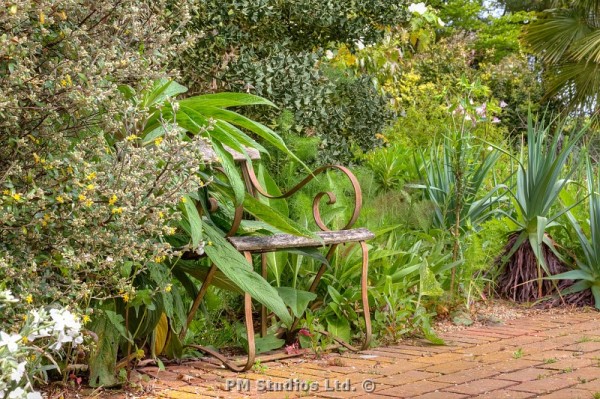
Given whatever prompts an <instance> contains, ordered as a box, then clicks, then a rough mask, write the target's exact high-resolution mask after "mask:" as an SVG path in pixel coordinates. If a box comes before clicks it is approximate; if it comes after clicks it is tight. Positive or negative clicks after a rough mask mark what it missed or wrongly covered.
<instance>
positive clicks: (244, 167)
mask: <svg viewBox="0 0 600 399" xmlns="http://www.w3.org/2000/svg"><path fill="white" fill-rule="evenodd" d="M237 155H239V154H237ZM234 159H235V160H236V161H237V162H238V163H239V166H240V168H241V171H242V176H243V178H244V183H245V186H246V190H247V192H248V193H249V194H250V195H252V196H253V197H255V198H258V197H259V196H263V197H265V198H268V199H271V200H276V199H286V198H289V197H291V196H292V195H294V194H295V193H296V192H298V191H299V190H300V189H302V188H303V187H304V186H306V185H307V184H308V183H309V182H310V181H312V180H313V179H314V178H315V177H316V176H317V175H319V174H321V173H324V172H326V171H328V170H338V171H340V172H341V173H342V174H343V175H345V176H346V177H347V178H348V179H349V181H350V183H351V184H352V188H353V190H354V200H355V201H354V209H353V212H352V216H351V217H350V220H349V221H348V222H347V223H346V225H345V226H344V227H343V228H342V229H340V230H339V231H343V230H349V229H351V228H352V226H353V225H354V223H355V222H356V220H357V219H358V216H359V213H360V210H361V207H362V191H361V188H360V184H359V182H358V180H357V179H356V177H355V176H354V174H353V173H352V172H351V171H350V170H349V169H347V168H346V167H344V166H340V165H326V166H322V167H320V168H318V169H316V170H315V171H313V172H312V173H311V174H310V175H308V176H307V177H306V178H304V179H303V180H302V181H301V182H299V183H298V184H296V185H295V186H294V187H292V188H291V189H290V190H288V191H286V192H284V193H283V194H281V195H271V194H269V193H268V192H267V191H266V190H265V189H264V188H263V187H262V186H261V184H260V183H259V179H258V178H257V176H256V174H255V173H254V169H253V167H252V163H251V160H252V159H260V157H259V156H258V155H254V156H253V157H251V158H250V159H247V158H246V157H245V156H244V157H242V156H236V154H234ZM324 196H327V197H328V201H327V204H328V205H333V204H335V203H336V201H337V198H336V196H335V194H334V193H333V192H319V193H317V195H315V198H314V199H313V206H312V212H313V218H314V220H315V223H316V224H317V226H318V227H319V228H320V229H321V231H322V232H331V231H332V230H330V229H329V228H328V227H327V226H326V224H325V223H324V222H323V220H322V218H321V213H320V210H319V205H320V202H321V199H322V198H323V197H324ZM210 202H211V203H210V206H211V211H215V210H216V209H217V208H218V204H217V203H216V201H215V200H214V199H211V201H210ZM243 215H244V209H243V206H241V205H240V206H238V207H237V208H236V209H235V214H234V219H233V222H232V225H231V228H230V230H229V231H228V232H227V234H226V237H228V238H230V241H232V239H231V238H232V237H233V236H234V235H235V234H236V232H237V230H238V228H239V226H240V223H241V222H242V219H243ZM369 238H370V237H369ZM356 242H358V243H359V245H360V247H361V251H362V270H361V302H362V307H363V309H362V311H363V316H364V320H365V338H364V340H363V343H362V346H361V349H366V348H368V346H369V343H370V341H371V335H372V331H371V318H370V311H369V298H368V291H367V286H368V280H367V276H368V268H369V256H368V247H367V245H366V241H365V240H361V241H356ZM338 245H339V243H334V244H331V245H329V249H328V251H327V255H326V260H327V263H322V264H321V266H320V268H319V270H318V272H317V274H316V275H315V277H314V279H313V282H312V284H311V286H310V288H309V292H315V291H316V289H317V286H318V284H319V282H320V280H321V277H322V276H323V274H324V273H325V271H326V268H327V264H328V263H329V262H330V261H331V259H332V258H333V255H334V253H335V250H336V248H337V247H338ZM313 247H316V246H313ZM285 249H289V248H285V247H278V248H277V249H273V248H264V250H260V251H250V250H246V251H240V252H242V253H243V255H244V257H245V258H246V260H247V261H248V263H250V265H251V266H253V261H252V253H260V255H261V275H262V277H263V278H265V279H266V278H267V257H266V254H267V253H268V252H271V251H272V250H285ZM216 272H217V266H216V265H215V264H211V266H210V269H209V271H208V274H207V276H206V278H205V279H204V281H203V282H202V285H201V287H200V290H199V291H198V294H197V295H196V298H195V299H194V302H193V304H192V307H191V309H190V311H189V313H188V318H187V323H186V325H188V326H189V324H190V323H191V321H192V320H193V318H194V315H195V313H196V311H197V310H198V307H199V306H200V303H201V302H202V299H203V298H204V295H205V294H206V292H207V290H208V287H209V286H210V284H211V282H212V280H213V277H214V276H215V273H216ZM244 316H245V326H246V331H247V337H248V353H247V359H246V361H245V362H243V363H242V364H239V363H237V362H234V361H231V360H230V359H228V358H227V357H225V356H223V355H222V354H220V353H218V352H216V351H214V350H212V349H210V348H206V347H204V346H200V345H189V346H190V347H193V348H196V349H198V350H200V351H202V352H205V353H207V354H209V355H211V356H213V357H215V358H216V359H218V360H219V361H220V362H221V363H222V364H223V365H224V366H226V367H227V368H229V369H231V370H233V371H238V372H241V371H246V370H249V369H250V368H251V367H252V366H253V365H254V362H255V358H256V345H255V342H256V341H255V332H254V321H253V315H252V298H251V296H250V294H248V293H245V294H244ZM299 321H300V318H297V317H296V318H294V320H293V324H292V326H291V327H290V328H289V330H288V331H293V330H294V329H295V328H296V327H297V325H298V322H299ZM267 324H268V313H267V309H266V307H265V306H264V305H261V311H260V334H261V336H263V337H264V336H266V335H267V327H268V325H267ZM185 332H186V328H184V330H183V331H182V333H181V338H183V336H185ZM323 334H326V333H324V332H323ZM332 338H333V339H334V340H335V341H336V342H338V343H339V344H340V345H343V346H345V347H346V348H348V349H350V350H353V351H357V350H358V349H357V348H354V347H353V346H351V345H349V344H348V343H346V342H343V341H341V340H340V339H338V338H335V337H332ZM283 357H289V355H285V354H282V356H278V357H273V356H271V357H270V359H269V360H274V359H275V358H279V359H280V358H283Z"/></svg>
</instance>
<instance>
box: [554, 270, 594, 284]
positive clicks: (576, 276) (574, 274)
mask: <svg viewBox="0 0 600 399" xmlns="http://www.w3.org/2000/svg"><path fill="white" fill-rule="evenodd" d="M546 280H590V281H593V280H594V278H593V276H592V275H591V274H589V273H587V272H585V271H583V270H569V271H568V272H564V273H560V274H555V275H552V276H548V277H546Z"/></svg>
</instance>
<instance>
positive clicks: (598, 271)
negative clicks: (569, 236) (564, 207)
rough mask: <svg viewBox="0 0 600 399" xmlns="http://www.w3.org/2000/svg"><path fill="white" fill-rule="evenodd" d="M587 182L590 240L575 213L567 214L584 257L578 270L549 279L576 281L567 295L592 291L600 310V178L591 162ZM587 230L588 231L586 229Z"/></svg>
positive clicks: (588, 165) (587, 165)
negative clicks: (598, 185)
mask: <svg viewBox="0 0 600 399" xmlns="http://www.w3.org/2000/svg"><path fill="white" fill-rule="evenodd" d="M586 169H587V182H588V191H589V219H588V221H587V225H589V226H586V227H589V238H588V235H586V233H585V232H584V229H583V228H582V226H581V224H580V223H579V222H578V221H577V219H576V218H575V217H574V216H573V213H571V212H567V216H568V218H569V221H570V222H571V225H572V226H573V228H574V229H575V232H576V233H577V238H578V239H579V245H580V246H581V249H582V252H583V257H582V259H576V261H577V268H576V269H575V270H571V271H568V272H565V273H561V274H558V275H554V276H551V277H549V278H550V279H553V280H575V281H576V283H575V284H574V285H573V286H571V287H569V288H567V289H566V290H564V291H563V292H564V293H565V294H566V293H575V292H580V291H584V290H587V289H590V290H591V291H592V294H593V295H594V299H595V306H596V308H597V309H600V287H599V285H598V282H600V195H599V194H598V190H597V184H598V182H600V176H598V175H596V178H594V172H593V169H592V165H591V162H590V160H589V159H588V161H587V164H586ZM586 230H587V229H586Z"/></svg>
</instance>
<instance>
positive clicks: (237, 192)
mask: <svg viewBox="0 0 600 399" xmlns="http://www.w3.org/2000/svg"><path fill="white" fill-rule="evenodd" d="M211 142H212V144H213V149H214V150H215V153H216V154H217V156H218V157H219V158H220V162H221V166H223V170H224V171H225V175H226V176H227V179H229V183H230V185H231V189H232V190H233V197H234V200H235V205H236V206H237V205H240V204H242V203H243V202H244V197H249V196H246V195H245V189H244V182H243V181H242V178H241V177H240V174H239V172H238V170H237V168H236V167H235V162H234V160H233V156H232V155H231V154H230V153H229V152H228V151H226V150H225V149H224V148H223V145H222V144H221V143H219V142H218V141H216V140H214V139H213V138H211Z"/></svg>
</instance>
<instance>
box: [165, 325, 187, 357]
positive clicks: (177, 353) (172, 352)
mask: <svg viewBox="0 0 600 399" xmlns="http://www.w3.org/2000/svg"><path fill="white" fill-rule="evenodd" d="M168 337H169V339H168V341H167V344H166V345H165V348H164V351H163V352H164V354H165V355H166V356H167V357H168V358H169V359H181V358H182V357H183V344H182V343H181V341H180V340H179V335H177V334H175V332H174V331H173V330H171V333H170V334H169V336H168Z"/></svg>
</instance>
